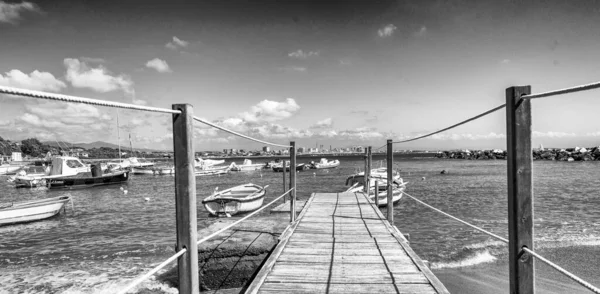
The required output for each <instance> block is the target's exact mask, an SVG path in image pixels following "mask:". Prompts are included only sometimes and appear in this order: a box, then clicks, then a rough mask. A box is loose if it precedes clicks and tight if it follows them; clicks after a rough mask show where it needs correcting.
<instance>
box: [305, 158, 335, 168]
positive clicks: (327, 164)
mask: <svg viewBox="0 0 600 294" xmlns="http://www.w3.org/2000/svg"><path fill="white" fill-rule="evenodd" d="M338 166H340V161H339V160H337V159H334V160H327V158H321V161H319V162H314V161H311V162H310V168H312V169H324V168H335V167H338Z"/></svg>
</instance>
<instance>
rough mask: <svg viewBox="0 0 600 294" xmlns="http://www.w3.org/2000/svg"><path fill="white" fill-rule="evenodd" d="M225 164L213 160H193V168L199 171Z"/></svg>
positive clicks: (223, 161) (222, 161)
mask: <svg viewBox="0 0 600 294" xmlns="http://www.w3.org/2000/svg"><path fill="white" fill-rule="evenodd" d="M223 163H225V160H214V159H202V158H196V159H194V167H196V168H199V169H206V168H210V167H212V166H214V165H219V164H223Z"/></svg>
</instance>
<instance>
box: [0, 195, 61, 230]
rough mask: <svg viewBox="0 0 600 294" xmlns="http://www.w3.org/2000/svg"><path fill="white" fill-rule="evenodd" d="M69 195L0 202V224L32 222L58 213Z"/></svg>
mask: <svg viewBox="0 0 600 294" xmlns="http://www.w3.org/2000/svg"><path fill="white" fill-rule="evenodd" d="M69 201H71V197H69V196H61V197H54V198H47V199H41V200H34V201H25V202H18V203H0V225H6V224H15V223H24V222H32V221H36V220H41V219H46V218H50V217H53V216H55V215H57V214H58V213H60V210H61V209H62V208H63V206H64V205H65V203H67V202H69Z"/></svg>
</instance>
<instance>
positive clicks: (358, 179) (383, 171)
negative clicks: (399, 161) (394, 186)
mask: <svg viewBox="0 0 600 294" xmlns="http://www.w3.org/2000/svg"><path fill="white" fill-rule="evenodd" d="M364 178H365V173H364V172H359V173H356V174H354V175H351V176H349V177H348V178H346V185H352V184H354V183H360V184H361V185H364V182H365V179H364ZM392 179H393V180H394V181H401V178H400V173H398V172H397V171H395V170H394V171H392ZM375 181H378V182H379V184H380V185H382V184H383V185H385V184H386V183H387V168H385V167H380V168H374V169H372V170H371V177H370V178H369V184H370V186H375Z"/></svg>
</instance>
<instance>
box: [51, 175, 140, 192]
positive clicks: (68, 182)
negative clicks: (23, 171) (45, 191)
mask: <svg viewBox="0 0 600 294" xmlns="http://www.w3.org/2000/svg"><path fill="white" fill-rule="evenodd" d="M127 180H129V172H127V171H125V172H117V173H113V174H106V175H102V176H99V177H77V176H68V177H59V178H52V179H47V180H46V185H47V186H48V188H50V189H78V188H89V187H96V186H104V185H116V184H121V183H125V182H127Z"/></svg>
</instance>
